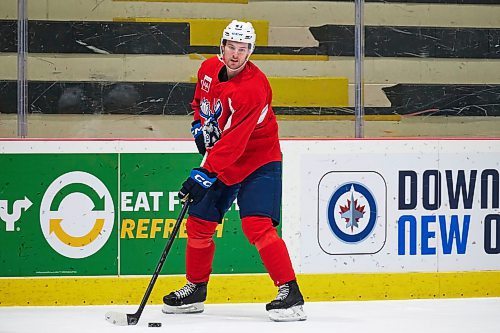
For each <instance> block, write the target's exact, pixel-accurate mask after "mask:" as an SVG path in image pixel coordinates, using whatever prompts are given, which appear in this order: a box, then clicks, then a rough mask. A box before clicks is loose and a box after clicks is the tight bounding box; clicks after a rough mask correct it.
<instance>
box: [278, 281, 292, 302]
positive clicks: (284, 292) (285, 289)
mask: <svg viewBox="0 0 500 333" xmlns="http://www.w3.org/2000/svg"><path fill="white" fill-rule="evenodd" d="M289 292H290V287H289V286H288V284H283V285H281V286H279V287H278V295H277V296H276V298H275V299H276V300H277V301H282V300H284V299H285V298H287V296H288V293H289Z"/></svg>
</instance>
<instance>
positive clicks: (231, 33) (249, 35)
mask: <svg viewBox="0 0 500 333" xmlns="http://www.w3.org/2000/svg"><path fill="white" fill-rule="evenodd" d="M256 39H257V35H256V34H255V29H254V28H253V25H252V23H250V22H241V21H236V20H233V21H232V22H231V23H229V24H228V25H227V27H226V28H225V29H224V31H223V32H222V38H221V42H220V43H221V48H222V45H224V40H232V41H233V42H242V43H248V44H250V53H252V52H253V50H254V49H255V40H256Z"/></svg>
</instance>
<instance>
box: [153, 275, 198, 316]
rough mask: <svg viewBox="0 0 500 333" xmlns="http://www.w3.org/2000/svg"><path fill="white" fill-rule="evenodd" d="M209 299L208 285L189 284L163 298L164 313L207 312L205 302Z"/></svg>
mask: <svg viewBox="0 0 500 333" xmlns="http://www.w3.org/2000/svg"><path fill="white" fill-rule="evenodd" d="M206 299H207V283H206V282H202V283H196V284H195V283H191V282H189V281H188V282H187V283H186V285H185V286H184V287H182V288H181V289H179V290H176V291H172V292H171V293H170V294H168V295H166V296H163V303H165V304H164V305H163V309H162V312H163V313H201V312H203V310H205V306H204V305H203V302H204V301H205V300H206Z"/></svg>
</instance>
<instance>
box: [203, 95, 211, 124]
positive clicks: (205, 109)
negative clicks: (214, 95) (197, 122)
mask: <svg viewBox="0 0 500 333" xmlns="http://www.w3.org/2000/svg"><path fill="white" fill-rule="evenodd" d="M211 113H212V112H211V111H210V102H209V101H208V100H207V99H206V98H205V97H203V98H202V99H201V103H200V116H202V117H203V118H205V119H208V117H210V114H211Z"/></svg>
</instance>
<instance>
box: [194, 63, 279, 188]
mask: <svg viewBox="0 0 500 333" xmlns="http://www.w3.org/2000/svg"><path fill="white" fill-rule="evenodd" d="M224 66H225V65H224V63H223V62H222V61H221V60H220V59H219V58H218V57H213V58H210V59H208V60H205V61H204V62H203V63H202V64H201V67H200V69H199V71H198V82H197V84H196V91H195V95H194V99H193V102H192V103H191V106H192V108H193V110H194V119H195V120H200V121H201V124H202V126H203V124H204V123H205V121H207V119H209V118H210V117H215V118H216V120H217V123H218V125H219V129H220V130H221V132H222V135H221V137H220V140H219V141H217V142H216V143H215V145H214V146H213V147H212V148H211V149H207V154H206V155H205V159H204V161H203V162H202V165H201V166H202V167H203V168H205V169H207V170H208V171H210V172H215V173H216V174H217V178H219V179H220V180H221V181H222V182H223V183H224V184H226V185H233V184H236V183H239V182H241V181H243V180H244V179H245V178H246V177H247V176H248V175H249V174H251V173H252V172H253V171H255V170H256V169H258V168H259V167H261V166H263V165H264V164H267V163H269V162H273V161H281V149H280V144H279V139H278V123H277V122H276V117H275V115H274V112H273V109H272V107H271V100H272V91H271V86H270V85H269V81H268V80H267V78H266V76H265V75H264V73H262V72H261V71H260V69H259V68H257V66H255V65H254V64H253V63H252V62H250V61H248V62H247V63H246V66H245V68H244V69H243V70H242V71H241V72H240V73H239V74H238V75H236V76H235V77H233V78H231V79H230V80H227V81H225V82H221V81H220V80H219V72H220V71H221V69H222V67H224Z"/></svg>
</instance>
